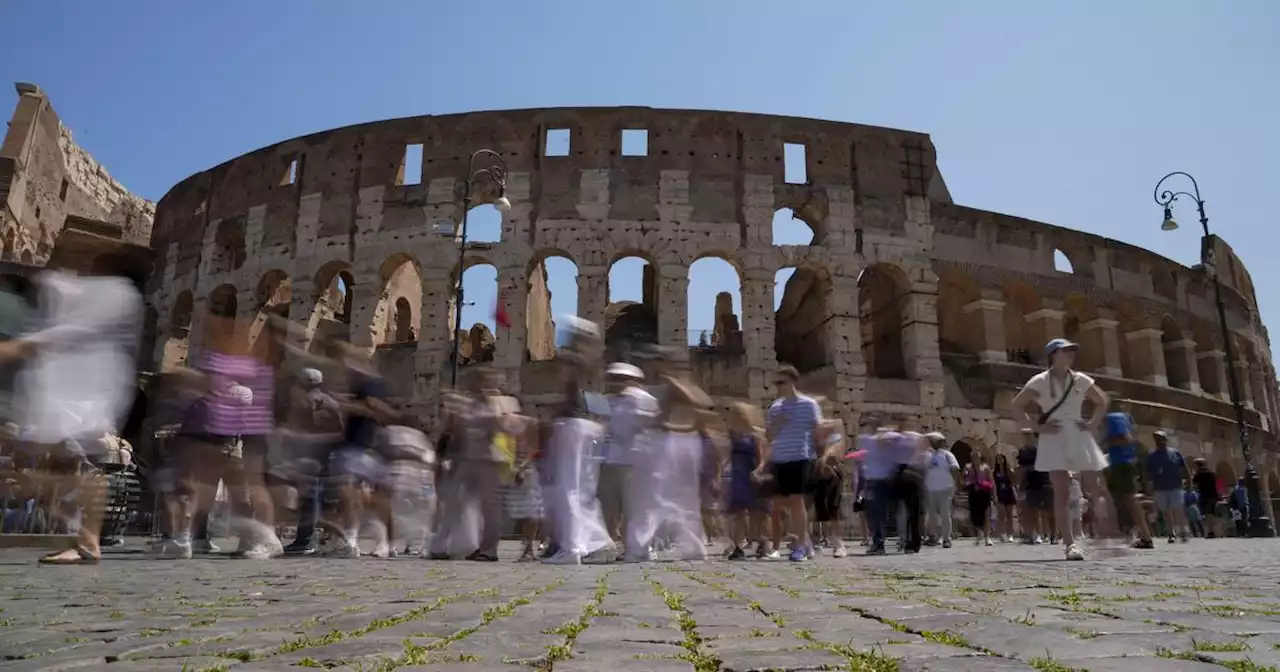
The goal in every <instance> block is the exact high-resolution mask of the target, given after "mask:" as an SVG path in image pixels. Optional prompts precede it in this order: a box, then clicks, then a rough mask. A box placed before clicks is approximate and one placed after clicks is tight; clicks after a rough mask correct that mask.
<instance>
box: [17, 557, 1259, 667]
mask: <svg viewBox="0 0 1280 672" xmlns="http://www.w3.org/2000/svg"><path fill="white" fill-rule="evenodd" d="M515 551H516V549H515V548H514V547H509V548H508V547H504V548H503V556H504V558H514V556H515V555H516V553H515ZM36 557H37V553H36V552H35V551H24V550H4V551H0V609H3V611H0V670H14V671H20V672H25V671H34V670H67V669H73V668H77V669H84V670H91V669H92V670H96V669H103V670H108V671H118V672H127V671H133V670H187V671H189V672H197V671H204V670H235V671H236V672H251V671H256V670H282V669H306V668H316V667H320V668H330V669H340V670H365V671H368V672H381V671H386V670H431V671H434V672H479V671H480V670H511V671H513V672H514V671H518V670H521V669H526V670H555V671H556V672H567V671H571V670H578V671H588V670H589V671H592V672H597V671H602V670H603V671H608V672H629V671H637V672H638V671H645V672H648V671H653V672H666V671H668V670H671V671H676V670H680V671H689V670H693V671H696V672H708V671H712V670H720V671H724V672H729V671H744V670H784V671H798V670H827V669H830V670H867V671H872V672H881V671H887V670H900V671H903V672H906V671H917V670H948V671H951V672H971V671H972V672H977V671H986V670H990V671H1006V670H1009V671H1012V670H1040V671H1042V672H1063V671H1065V670H1091V671H1093V672H1110V671H1113V670H1114V671H1121V670H1122V671H1123V672H1138V671H1140V670H1159V671H1162V672H1163V671H1169V672H1178V671H1182V670H1185V671H1193V670H1204V671H1206V672H1211V671H1214V670H1218V671H1221V670H1237V671H1246V672H1247V671H1257V670H1278V669H1280V541H1272V540H1259V541H1249V540H1214V541H1203V540H1201V541H1193V542H1192V543H1189V544H1179V545H1173V546H1164V545H1163V544H1162V545H1161V546H1160V547H1158V548H1157V549H1156V550H1154V551H1127V550H1120V549H1116V550H1113V551H1105V550H1094V551H1093V552H1092V553H1091V555H1090V559H1089V560H1087V561H1085V562H1078V563H1068V562H1065V561H1063V560H1061V559H1060V558H1061V548H1060V547H1056V546H1040V547H1028V546H1012V545H1010V546H995V547H992V548H985V547H982V548H975V547H972V546H968V545H963V544H962V545H958V546H957V547H956V548H953V549H950V550H937V549H926V552H924V553H922V554H920V555H918V556H895V555H890V556H886V557H877V558H866V557H854V558H848V559H842V560H836V559H833V558H829V557H824V558H821V559H819V560H817V561H813V562H806V563H789V562H786V561H761V562H757V561H746V562H741V563H729V562H724V561H712V562H707V563H697V564H690V563H658V564H652V565H606V566H585V567H576V568H569V567H549V566H543V565H536V564H533V565H530V564H515V563H512V562H501V563H494V564H486V563H469V562H453V563H441V562H427V561H423V560H418V559H407V558H401V559H396V560H389V561H388V560H374V559H362V560H326V559H319V558H306V559H282V560H275V561H267V562H255V561H245V560H233V559H230V558H226V557H216V556H215V557H210V558H196V559H195V560H191V561H185V562H175V561H163V560H154V559H150V558H147V557H146V556H144V555H141V554H129V553H125V554H116V555H112V556H109V557H108V558H107V559H106V560H105V561H104V562H103V563H102V564H101V565H99V566H97V567H38V566H36V565H35V563H34V561H35V558H36Z"/></svg>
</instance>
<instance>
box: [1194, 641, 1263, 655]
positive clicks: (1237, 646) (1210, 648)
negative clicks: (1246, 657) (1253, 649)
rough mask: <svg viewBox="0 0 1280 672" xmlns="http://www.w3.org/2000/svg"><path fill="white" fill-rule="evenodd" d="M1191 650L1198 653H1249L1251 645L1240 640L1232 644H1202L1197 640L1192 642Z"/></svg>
mask: <svg viewBox="0 0 1280 672" xmlns="http://www.w3.org/2000/svg"><path fill="white" fill-rule="evenodd" d="M1191 648H1193V649H1195V650H1196V651H1205V652H1209V653H1226V652H1236V651H1248V650H1249V645H1248V644H1247V643H1245V642H1241V641H1239V640H1237V641H1232V642H1200V641H1196V640H1195V639H1192V640H1191Z"/></svg>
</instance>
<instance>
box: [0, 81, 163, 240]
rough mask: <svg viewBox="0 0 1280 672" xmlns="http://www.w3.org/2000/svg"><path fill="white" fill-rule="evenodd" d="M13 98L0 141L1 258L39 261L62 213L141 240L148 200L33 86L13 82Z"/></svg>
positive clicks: (150, 208)
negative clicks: (83, 143)
mask: <svg viewBox="0 0 1280 672" xmlns="http://www.w3.org/2000/svg"><path fill="white" fill-rule="evenodd" d="M17 89H18V104H17V106H16V108H15V110H14V114H13V117H12V118H11V120H10V122H9V128H8V132H7V133H6V134H5V139H4V144H3V146H0V196H3V197H4V198H3V201H4V206H5V207H4V211H3V220H4V221H3V229H0V241H2V242H3V250H2V251H0V258H2V259H5V260H19V261H23V262H26V263H35V264H42V263H44V262H45V261H46V260H47V259H48V258H49V255H50V254H51V253H52V251H53V243H54V240H55V239H56V237H57V234H58V232H59V231H60V230H61V229H62V226H63V222H64V221H65V219H66V217H67V216H72V215H74V216H79V217H84V218H86V219H91V220H96V221H103V222H108V223H111V224H116V225H119V226H120V228H121V230H122V232H123V236H122V238H123V240H125V241H126V242H130V243H137V244H142V245H145V244H147V243H148V242H149V241H150V238H151V225H152V221H153V219H154V217H155V204H153V203H151V202H150V201H147V200H146V199H143V198H140V197H137V196H135V195H133V194H131V193H129V191H128V190H127V189H125V188H124V186H123V185H121V184H120V183H119V182H118V181H116V180H115V179H114V178H112V177H111V175H110V174H108V173H107V171H106V169H105V168H103V166H102V165H101V164H100V163H98V162H97V161H96V160H95V159H94V158H93V157H92V156H90V155H89V153H88V152H87V151H85V150H84V149H83V148H81V147H80V146H79V145H77V144H76V143H75V141H74V139H73V138H72V135H71V129H69V128H67V127H66V126H64V125H63V124H62V122H61V121H60V120H59V119H58V115H57V113H56V112H54V110H53V106H52V105H51V103H50V101H49V100H48V98H47V97H46V96H45V95H44V93H43V92H42V91H40V89H39V87H36V86H35V85H32V84H21V83H20V84H18V85H17Z"/></svg>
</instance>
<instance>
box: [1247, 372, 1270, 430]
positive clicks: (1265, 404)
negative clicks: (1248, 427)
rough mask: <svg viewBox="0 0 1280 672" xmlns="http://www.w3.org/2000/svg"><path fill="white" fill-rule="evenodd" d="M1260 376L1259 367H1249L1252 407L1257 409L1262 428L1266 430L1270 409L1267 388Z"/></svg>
mask: <svg viewBox="0 0 1280 672" xmlns="http://www.w3.org/2000/svg"><path fill="white" fill-rule="evenodd" d="M1262 376H1263V372H1262V367H1261V366H1257V365H1255V366H1251V367H1249V387H1250V389H1251V390H1252V393H1253V405H1254V407H1255V408H1257V409H1258V413H1259V415H1261V416H1262V419H1261V422H1262V423H1263V427H1262V428H1263V429H1268V426H1269V425H1270V422H1269V419H1268V416H1269V415H1270V412H1271V408H1270V406H1269V400H1268V399H1267V386H1266V383H1265V382H1264V381H1263V377H1262Z"/></svg>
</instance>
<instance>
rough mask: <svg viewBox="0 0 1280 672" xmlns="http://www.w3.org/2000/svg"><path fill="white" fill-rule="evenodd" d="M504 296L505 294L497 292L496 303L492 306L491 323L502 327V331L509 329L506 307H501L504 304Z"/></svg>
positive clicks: (509, 323)
mask: <svg viewBox="0 0 1280 672" xmlns="http://www.w3.org/2000/svg"><path fill="white" fill-rule="evenodd" d="M505 296H506V293H505V292H498V301H497V303H496V304H494V306H493V321H494V323H495V324H497V325H498V326H499V327H502V328H503V329H510V328H511V322H510V321H509V320H508V319H507V309H506V306H505V305H503V304H504V303H506V301H505V300H504V297H505Z"/></svg>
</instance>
